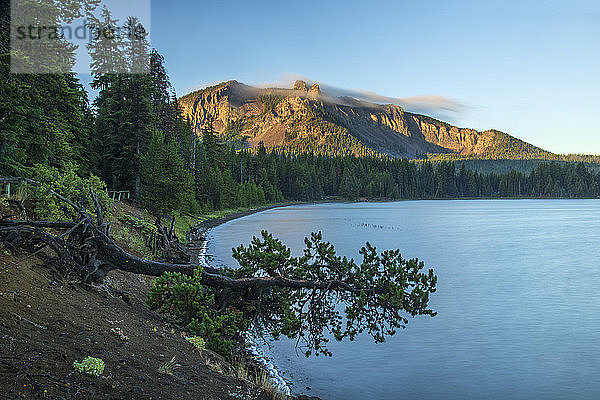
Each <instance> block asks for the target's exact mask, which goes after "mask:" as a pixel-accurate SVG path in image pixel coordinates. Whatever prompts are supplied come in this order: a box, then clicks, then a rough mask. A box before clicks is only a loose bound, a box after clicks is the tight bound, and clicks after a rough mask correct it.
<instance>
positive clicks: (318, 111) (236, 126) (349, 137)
mask: <svg viewBox="0 0 600 400" xmlns="http://www.w3.org/2000/svg"><path fill="white" fill-rule="evenodd" d="M180 104H181V106H182V109H183V113H184V115H185V116H187V117H189V118H190V119H191V121H192V123H193V126H194V127H195V129H196V130H197V132H198V133H200V132H201V131H202V129H203V128H204V127H206V126H207V124H208V122H209V121H212V123H213V127H214V129H215V131H216V132H217V133H218V134H219V135H220V136H221V137H222V138H223V140H226V141H230V142H233V143H236V144H237V145H238V146H240V147H256V146H257V145H258V144H259V142H263V143H264V145H265V146H266V147H274V148H276V149H278V150H280V151H284V152H286V153H288V154H299V153H303V152H312V153H316V154H327V155H348V154H355V155H358V156H364V155H381V154H387V155H391V156H394V157H408V158H422V157H424V156H425V155H426V154H428V153H437V154H440V153H441V154H448V155H461V156H472V157H477V158H488V159H529V158H552V156H554V155H553V154H552V153H550V152H547V151H545V150H542V149H540V148H538V147H535V146H533V145H531V144H529V143H526V142H524V141H522V140H520V139H517V138H515V137H513V136H510V135H508V134H506V133H503V132H500V131H496V130H487V131H483V132H479V131H476V130H474V129H468V128H459V127H457V126H453V125H450V124H448V123H446V122H442V121H439V120H436V119H434V118H431V117H427V116H425V115H420V114H414V113H410V112H407V111H404V110H403V109H402V107H399V106H397V105H394V104H375V103H369V102H365V101H359V100H357V99H354V98H351V97H333V96H329V95H327V94H326V93H322V92H321V90H320V88H319V85H318V84H314V85H312V86H311V87H308V86H307V84H306V82H304V81H296V83H295V84H294V86H293V88H292V89H279V88H268V89H262V88H256V87H252V86H248V85H245V84H243V83H239V82H237V81H229V82H223V83H220V84H218V85H216V86H212V87H208V88H205V89H202V90H198V91H195V92H192V93H190V94H187V95H185V96H183V97H181V98H180Z"/></svg>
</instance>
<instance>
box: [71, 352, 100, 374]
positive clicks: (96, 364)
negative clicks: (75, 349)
mask: <svg viewBox="0 0 600 400" xmlns="http://www.w3.org/2000/svg"><path fill="white" fill-rule="evenodd" d="M73 368H75V369H76V370H77V371H79V372H81V373H86V374H88V375H92V376H100V375H102V372H104V361H102V359H100V358H95V357H91V356H87V357H86V358H84V359H83V361H82V362H79V361H77V360H75V361H73Z"/></svg>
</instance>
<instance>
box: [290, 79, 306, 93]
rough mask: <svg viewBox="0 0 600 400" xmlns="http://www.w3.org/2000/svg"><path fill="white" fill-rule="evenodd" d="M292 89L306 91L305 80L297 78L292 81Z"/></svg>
mask: <svg viewBox="0 0 600 400" xmlns="http://www.w3.org/2000/svg"><path fill="white" fill-rule="evenodd" d="M293 89H294V90H302V91H304V92H306V91H308V87H307V86H306V82H304V81H301V80H297V81H296V82H294V88H293Z"/></svg>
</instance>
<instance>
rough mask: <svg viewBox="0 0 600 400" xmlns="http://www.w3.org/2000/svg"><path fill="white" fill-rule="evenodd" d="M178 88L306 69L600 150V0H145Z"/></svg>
mask: <svg viewBox="0 0 600 400" xmlns="http://www.w3.org/2000/svg"><path fill="white" fill-rule="evenodd" d="M151 12H152V25H151V32H152V45H153V46H154V47H156V48H157V49H158V50H159V52H161V53H162V54H163V55H164V56H165V58H166V62H167V68H168V71H169V74H170V77H171V81H172V82H173V84H174V86H175V88H176V90H177V94H178V95H183V94H186V93H187V92H189V91H191V90H193V89H196V88H198V87H202V86H204V85H207V84H209V83H214V82H220V81H224V80H229V79H236V80H238V81H240V82H244V83H247V84H265V83H270V82H282V81H286V80H289V79H290V77H291V76H295V75H299V76H304V77H308V78H310V79H312V80H315V81H317V82H320V83H324V84H326V85H330V86H333V87H337V88H345V89H358V90H367V91H370V92H374V93H377V94H380V95H383V96H388V97H402V98H404V97H412V96H443V97H445V98H448V99H451V100H453V101H456V102H458V103H460V104H462V105H463V107H462V108H461V109H460V110H459V111H458V112H453V113H449V114H447V115H446V118H445V119H446V120H449V121H450V122H453V123H456V124H458V125H461V126H467V127H472V128H475V129H479V130H483V129H489V128H495V129H499V130H502V131H505V132H508V133H510V134H512V135H514V136H517V137H519V138H522V139H524V140H526V141H528V142H531V143H533V144H536V145H538V146H540V147H543V148H546V149H548V150H551V151H554V152H559V153H595V154H600V2H597V1H583V0H582V1H564V2H558V1H543V2H542V1H519V2H517V1H502V2H500V1H498V2H496V1H494V2H492V1H490V2H487V1H477V2H475V1H418V2H417V1H372V2H365V1H353V0H345V1H337V0H334V1H328V0H320V1H312V0H308V1H302V2H290V1H227V2H208V1H188V0H177V1H164V0H156V1H152V10H151Z"/></svg>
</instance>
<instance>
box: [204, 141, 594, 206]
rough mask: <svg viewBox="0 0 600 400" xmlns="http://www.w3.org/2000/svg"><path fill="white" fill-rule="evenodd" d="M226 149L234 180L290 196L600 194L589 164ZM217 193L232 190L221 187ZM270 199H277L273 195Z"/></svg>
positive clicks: (229, 201)
mask: <svg viewBox="0 0 600 400" xmlns="http://www.w3.org/2000/svg"><path fill="white" fill-rule="evenodd" d="M210 140H213V139H210ZM222 150H223V152H224V153H223V154H222V159H223V160H224V161H225V163H226V165H227V167H226V169H225V170H226V171H228V172H224V174H226V175H227V176H229V175H231V176H232V178H233V181H234V182H236V183H237V184H241V183H243V182H245V183H247V184H248V183H251V184H256V185H258V187H259V190H260V189H261V188H263V191H264V192H265V193H266V192H267V188H268V192H269V193H277V195H279V193H281V194H282V195H283V197H284V198H285V199H288V200H304V201H311V200H321V199H323V198H332V197H338V198H343V199H348V200H355V199H359V198H366V199H444V198H460V197H463V198H464V197H468V198H471V197H597V196H600V189H599V188H600V174H598V173H595V172H592V171H590V170H589V169H588V168H586V167H585V165H584V164H583V163H567V164H559V163H555V162H550V163H542V164H539V165H537V167H536V168H535V169H534V170H533V171H532V172H531V173H530V174H523V173H519V172H516V171H510V172H508V173H505V174H496V173H493V172H492V173H488V174H482V173H479V172H477V171H473V170H470V169H468V168H466V167H465V165H464V164H459V165H460V167H459V168H457V167H456V165H455V163H453V162H439V163H432V162H428V161H426V162H422V163H416V162H413V161H409V160H406V159H402V160H400V159H394V160H384V159H381V158H377V157H361V158H357V157H353V156H349V157H326V156H314V155H307V154H304V155H299V156H297V157H290V156H285V155H281V154H278V153H276V152H270V153H269V152H267V151H266V150H265V149H264V148H261V149H259V151H258V152H257V153H256V154H251V153H248V152H244V151H242V152H234V151H230V150H227V149H226V148H223V149H222ZM206 183H207V185H208V186H209V187H210V186H211V184H210V183H209V182H206ZM219 187H220V188H221V189H219ZM211 191H212V192H213V193H216V192H219V191H226V188H225V187H224V186H222V185H220V186H217V185H215V186H213V187H212V189H211ZM267 197H268V198H269V196H267ZM219 199H220V200H219ZM215 200H217V201H215ZM269 200H276V198H275V197H273V195H270V198H269ZM205 201H208V205H209V206H211V207H216V208H219V207H226V206H232V205H236V204H235V200H234V199H233V198H232V197H231V196H227V195H221V194H220V195H218V196H213V197H212V202H211V199H209V198H205Z"/></svg>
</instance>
